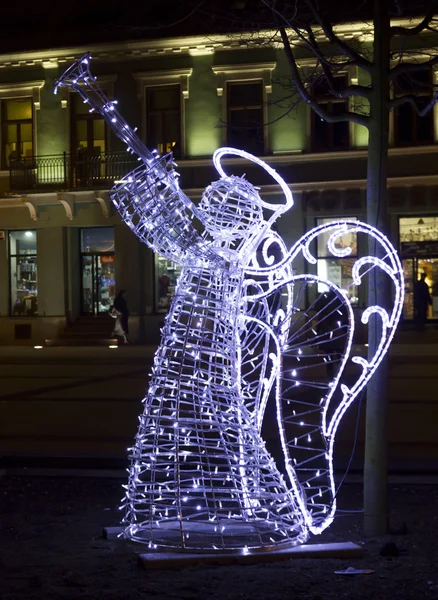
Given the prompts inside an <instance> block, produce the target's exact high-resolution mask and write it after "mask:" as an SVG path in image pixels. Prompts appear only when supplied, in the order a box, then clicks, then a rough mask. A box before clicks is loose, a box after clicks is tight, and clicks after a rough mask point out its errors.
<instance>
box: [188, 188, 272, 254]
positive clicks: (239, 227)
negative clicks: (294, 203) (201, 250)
mask: <svg viewBox="0 0 438 600" xmlns="http://www.w3.org/2000/svg"><path fill="white" fill-rule="evenodd" d="M199 211H200V213H201V218H202V221H203V224H204V226H205V229H206V231H207V232H208V233H209V234H210V235H211V236H212V237H213V238H214V239H215V240H217V241H220V242H222V243H223V242H225V243H230V244H231V243H233V242H235V241H237V240H241V241H244V240H246V239H248V237H250V236H251V235H252V234H253V233H254V232H255V231H257V230H258V229H259V227H260V225H261V224H262V223H263V222H264V218H263V209H262V200H261V198H260V196H259V193H258V191H257V190H256V188H255V187H254V186H253V185H251V184H250V183H249V182H248V181H246V179H244V178H243V177H234V176H230V177H223V178H222V179H219V181H215V182H213V183H212V184H210V185H209V186H208V187H207V188H206V190H205V191H204V193H203V195H202V199H201V202H200V205H199Z"/></svg>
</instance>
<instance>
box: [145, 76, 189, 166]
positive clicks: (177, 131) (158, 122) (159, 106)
mask: <svg viewBox="0 0 438 600" xmlns="http://www.w3.org/2000/svg"><path fill="white" fill-rule="evenodd" d="M146 145H147V146H148V148H150V149H151V150H157V151H158V153H159V154H166V153H167V152H171V151H172V152H173V155H174V156H175V158H180V156H181V90H180V86H179V85H163V86H157V87H148V88H146Z"/></svg>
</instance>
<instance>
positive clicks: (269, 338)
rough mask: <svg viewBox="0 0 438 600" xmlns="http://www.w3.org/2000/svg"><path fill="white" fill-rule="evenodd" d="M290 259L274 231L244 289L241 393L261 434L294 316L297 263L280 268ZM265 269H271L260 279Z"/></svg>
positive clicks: (251, 268)
mask: <svg viewBox="0 0 438 600" xmlns="http://www.w3.org/2000/svg"><path fill="white" fill-rule="evenodd" d="M286 258H287V249H286V246H285V244H284V242H283V240H282V238H281V237H280V236H279V235H278V234H277V233H275V232H269V235H267V236H266V237H265V238H264V239H263V241H262V242H261V243H260V245H259V250H258V252H257V253H255V254H254V256H253V259H252V262H251V263H250V265H248V270H247V276H246V279H245V281H244V286H243V297H244V300H243V302H244V304H243V311H242V316H241V319H240V323H239V328H238V353H239V362H240V368H239V374H240V393H241V397H242V398H243V399H244V401H245V404H246V407H247V408H248V410H249V412H250V414H251V415H252V418H253V419H254V421H255V422H256V423H257V425H258V427H259V429H260V428H261V425H262V422H263V418H264V414H265V407H266V404H267V401H268V398H269V395H270V393H271V390H272V387H273V385H274V383H275V382H276V380H277V377H278V375H279V365H280V357H281V345H282V343H284V340H285V339H286V337H287V334H288V331H289V320H288V319H287V318H286V315H287V314H290V313H291V300H292V295H291V290H292V286H293V283H292V274H293V271H292V264H291V262H290V261H289V262H287V263H286V264H285V265H284V266H283V267H281V268H280V269H279V270H278V269H277V268H276V265H277V264H279V263H282V262H284V261H285V259H286ZM260 268H266V269H267V270H266V271H263V273H262V274H261V275H257V273H256V271H257V270H258V269H260ZM282 282H286V283H285V284H284V285H283V283H282ZM276 284H277V285H276ZM273 288H275V289H274V290H273V291H272V289H273ZM254 298H257V299H256V300H255V299H254ZM279 324H281V325H279ZM274 329H275V332H274Z"/></svg>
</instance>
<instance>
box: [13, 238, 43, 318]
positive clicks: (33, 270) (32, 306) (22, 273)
mask: <svg viewBox="0 0 438 600" xmlns="http://www.w3.org/2000/svg"><path fill="white" fill-rule="evenodd" d="M9 260H10V263H9V265H10V271H9V272H10V290H11V314H12V315H13V316H15V315H17V316H26V317H30V316H35V315H36V314H37V313H38V303H37V298H38V292H37V289H38V288H37V248H36V231H35V230H31V231H11V232H10V233H9Z"/></svg>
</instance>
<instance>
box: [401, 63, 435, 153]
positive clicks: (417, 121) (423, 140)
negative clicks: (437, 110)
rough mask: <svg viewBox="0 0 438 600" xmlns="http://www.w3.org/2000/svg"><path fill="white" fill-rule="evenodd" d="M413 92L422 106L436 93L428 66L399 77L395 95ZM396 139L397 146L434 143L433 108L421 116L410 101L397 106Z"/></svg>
mask: <svg viewBox="0 0 438 600" xmlns="http://www.w3.org/2000/svg"><path fill="white" fill-rule="evenodd" d="M412 93H414V94H415V96H416V97H417V98H418V101H419V104H420V106H421V107H425V106H426V105H427V104H428V103H429V102H430V100H431V99H432V95H433V93H434V91H433V84H432V71H431V69H429V68H426V69H424V70H421V71H414V72H412V73H410V74H409V75H407V74H403V75H400V76H399V77H397V79H396V81H395V83H394V96H395V97H397V96H402V95H405V94H412ZM394 139H395V144H396V145H397V146H418V145H421V144H433V141H434V127H433V110H430V111H429V112H428V113H427V114H426V115H425V116H424V117H420V116H419V115H418V113H417V111H416V110H415V108H414V107H413V106H411V105H410V104H408V103H405V104H402V105H400V106H397V107H396V108H395V110H394Z"/></svg>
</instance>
